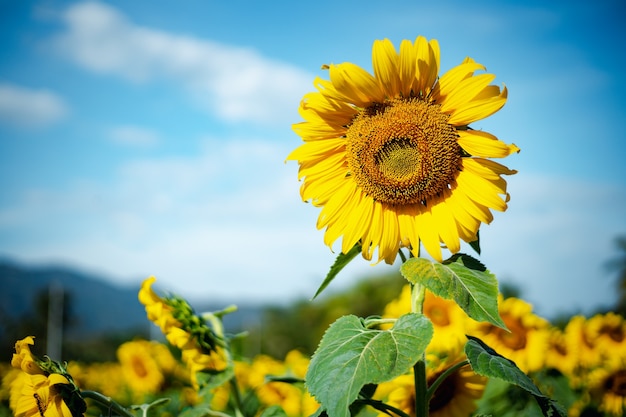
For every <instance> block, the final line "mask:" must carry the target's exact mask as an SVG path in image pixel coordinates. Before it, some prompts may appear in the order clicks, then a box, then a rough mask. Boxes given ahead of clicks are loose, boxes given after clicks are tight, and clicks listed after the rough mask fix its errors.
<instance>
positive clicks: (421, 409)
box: [411, 284, 429, 417]
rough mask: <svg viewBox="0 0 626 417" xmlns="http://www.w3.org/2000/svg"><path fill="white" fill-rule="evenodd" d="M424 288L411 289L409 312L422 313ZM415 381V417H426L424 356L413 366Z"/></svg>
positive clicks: (426, 398) (426, 390)
mask: <svg viewBox="0 0 626 417" xmlns="http://www.w3.org/2000/svg"><path fill="white" fill-rule="evenodd" d="M425 296H426V287H424V286H423V285H420V284H413V286H412V287H411V311H412V312H413V313H417V314H422V313H423V311H424V297H425ZM413 378H414V381H415V416H416V417H428V400H429V397H428V394H427V393H428V386H427V381H426V355H425V354H424V353H422V355H421V357H420V359H419V360H418V361H417V362H416V363H415V365H413Z"/></svg>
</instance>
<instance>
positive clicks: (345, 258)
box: [313, 243, 361, 299]
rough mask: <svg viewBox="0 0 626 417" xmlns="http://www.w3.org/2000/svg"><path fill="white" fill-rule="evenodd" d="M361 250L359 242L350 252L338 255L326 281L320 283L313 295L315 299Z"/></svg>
mask: <svg viewBox="0 0 626 417" xmlns="http://www.w3.org/2000/svg"><path fill="white" fill-rule="evenodd" d="M360 252H361V245H359V244H358V243H357V244H356V245H354V246H353V247H352V249H350V250H349V251H348V253H343V252H342V253H340V254H339V256H337V259H335V263H334V264H333V266H331V267H330V271H328V274H327V275H326V278H325V279H324V282H322V285H320V287H319V288H318V289H317V292H316V293H315V295H314V296H313V299H315V298H316V297H317V296H318V295H320V294H321V293H322V291H324V289H326V287H328V284H330V283H331V282H332V280H333V279H335V277H336V276H337V274H339V272H341V270H342V269H343V268H345V266H346V265H348V264H349V263H350V261H351V260H353V259H354V258H355V257H356V256H357V255H358V254H359V253H360Z"/></svg>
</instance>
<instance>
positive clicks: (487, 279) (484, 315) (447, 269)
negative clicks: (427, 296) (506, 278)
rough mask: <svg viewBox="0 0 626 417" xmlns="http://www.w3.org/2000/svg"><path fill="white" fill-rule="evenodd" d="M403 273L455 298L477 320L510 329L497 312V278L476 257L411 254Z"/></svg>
mask: <svg viewBox="0 0 626 417" xmlns="http://www.w3.org/2000/svg"><path fill="white" fill-rule="evenodd" d="M400 273H401V274H402V276H403V277H404V278H406V279H407V280H408V281H409V282H410V283H412V284H419V285H423V286H424V287H426V288H427V289H428V290H430V291H431V292H432V293H433V294H435V295H437V296H439V297H442V298H446V299H448V300H454V301H455V302H456V303H457V304H458V305H459V307H461V308H462V309H463V311H465V313H466V314H467V315H468V316H470V317H471V318H473V319H474V320H476V321H485V322H489V323H491V324H493V325H494V326H498V327H500V328H502V329H505V330H506V329H507V328H506V325H505V324H504V322H503V321H502V318H501V317H500V313H499V312H498V280H497V279H496V277H495V275H493V274H492V273H490V272H489V271H488V270H487V269H486V268H485V266H484V265H483V264H482V263H480V261H478V260H477V259H475V258H472V257H471V256H469V255H465V254H456V255H453V256H452V257H451V258H450V259H447V260H446V261H444V262H443V263H439V262H434V261H431V260H428V259H424V258H411V259H408V260H407V261H406V262H405V263H404V264H402V266H401V267H400Z"/></svg>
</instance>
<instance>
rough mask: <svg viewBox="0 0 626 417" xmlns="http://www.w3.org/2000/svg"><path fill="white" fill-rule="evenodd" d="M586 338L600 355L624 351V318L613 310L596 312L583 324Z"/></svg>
mask: <svg viewBox="0 0 626 417" xmlns="http://www.w3.org/2000/svg"><path fill="white" fill-rule="evenodd" d="M585 329H586V333H587V336H586V337H587V340H588V341H589V343H590V344H592V345H594V346H595V349H596V351H598V353H599V354H600V355H602V356H614V354H615V352H622V351H626V320H624V317H622V316H620V315H619V314H615V313H613V312H609V313H606V314H596V315H595V316H593V317H591V318H590V319H589V320H587V323H586V325H585Z"/></svg>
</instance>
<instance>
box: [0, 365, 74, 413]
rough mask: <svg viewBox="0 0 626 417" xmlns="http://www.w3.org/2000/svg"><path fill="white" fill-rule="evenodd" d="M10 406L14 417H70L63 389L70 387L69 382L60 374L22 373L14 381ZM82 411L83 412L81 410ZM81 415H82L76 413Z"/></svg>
mask: <svg viewBox="0 0 626 417" xmlns="http://www.w3.org/2000/svg"><path fill="white" fill-rule="evenodd" d="M14 386H15V390H12V391H11V400H10V406H11V409H12V410H13V413H14V415H15V417H35V416H41V417H72V416H73V413H72V411H71V410H70V408H69V407H68V405H67V404H66V403H65V399H64V396H63V392H64V388H63V386H65V387H66V388H69V387H70V382H69V380H68V379H67V378H66V377H64V376H63V375H60V374H50V375H49V376H46V375H42V374H35V375H30V374H26V373H22V374H21V375H20V376H19V377H18V378H17V379H16V380H15V381H14ZM82 411H84V410H82ZM77 415H82V413H80V414H79V413H77Z"/></svg>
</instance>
